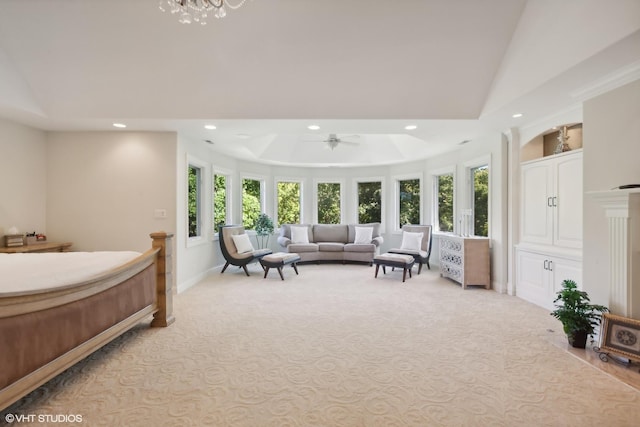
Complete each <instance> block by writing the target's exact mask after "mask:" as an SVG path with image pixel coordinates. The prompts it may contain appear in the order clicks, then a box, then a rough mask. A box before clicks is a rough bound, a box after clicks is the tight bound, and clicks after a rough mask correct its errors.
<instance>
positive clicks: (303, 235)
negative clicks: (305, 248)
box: [291, 226, 309, 243]
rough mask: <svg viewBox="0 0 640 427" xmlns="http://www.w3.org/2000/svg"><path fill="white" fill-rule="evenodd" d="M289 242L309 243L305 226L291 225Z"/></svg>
mask: <svg viewBox="0 0 640 427" xmlns="http://www.w3.org/2000/svg"><path fill="white" fill-rule="evenodd" d="M291 243H309V233H308V232H307V227H295V226H291Z"/></svg>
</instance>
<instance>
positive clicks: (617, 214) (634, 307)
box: [587, 189, 640, 317]
mask: <svg viewBox="0 0 640 427" xmlns="http://www.w3.org/2000/svg"><path fill="white" fill-rule="evenodd" d="M587 194H588V195H590V196H592V197H594V198H595V199H596V200H598V201H599V202H600V204H601V205H602V207H603V208H604V209H605V214H606V216H607V222H608V229H609V309H610V310H611V312H612V313H614V314H617V315H620V316H624V317H638V316H640V307H638V304H637V300H638V298H637V295H634V291H635V292H636V293H640V289H638V287H639V286H640V283H638V285H634V282H636V281H638V277H634V275H633V267H634V266H633V259H634V258H633V256H634V248H633V247H632V246H633V244H634V239H635V238H636V237H637V236H636V234H637V231H638V230H635V232H634V230H632V228H634V227H635V228H636V229H637V224H638V220H640V212H639V211H638V200H639V199H640V189H630V190H611V191H597V192H590V193H587ZM634 224H635V225H634ZM638 243H639V242H635V244H636V245H638ZM637 249H638V248H636V249H635V250H636V251H637ZM636 269H640V266H636ZM636 276H638V275H637V274H636ZM634 288H635V289H634ZM634 301H635V302H634Z"/></svg>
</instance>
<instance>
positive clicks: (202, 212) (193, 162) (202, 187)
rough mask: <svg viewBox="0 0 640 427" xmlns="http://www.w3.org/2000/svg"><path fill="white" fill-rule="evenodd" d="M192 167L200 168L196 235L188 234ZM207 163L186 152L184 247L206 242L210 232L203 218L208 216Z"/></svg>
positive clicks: (209, 225) (208, 225)
mask: <svg viewBox="0 0 640 427" xmlns="http://www.w3.org/2000/svg"><path fill="white" fill-rule="evenodd" d="M192 167H194V168H198V169H199V170H200V176H199V179H198V188H197V193H198V194H197V197H198V209H197V215H198V218H197V221H198V226H199V231H200V233H199V234H198V235H197V236H189V169H191V168H192ZM209 169H210V168H209V165H208V163H207V162H205V161H203V160H201V159H199V158H198V157H195V156H193V155H191V154H187V158H186V183H185V190H186V195H185V196H186V197H185V206H186V221H185V232H186V237H187V239H186V247H187V248H190V247H193V246H198V245H202V244H205V243H207V241H208V239H207V236H209V234H210V230H211V224H209V221H206V220H205V218H208V217H209V215H208V213H209V212H208V211H209V209H208V207H207V206H208V203H207V198H208V196H207V194H208V192H207V185H206V183H207V180H208V176H209Z"/></svg>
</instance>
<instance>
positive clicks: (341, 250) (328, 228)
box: [278, 223, 383, 265]
mask: <svg viewBox="0 0 640 427" xmlns="http://www.w3.org/2000/svg"><path fill="white" fill-rule="evenodd" d="M292 226H293V227H306V228H307V239H306V240H308V242H294V241H292V239H291V227H292ZM356 227H371V228H372V229H373V230H372V233H371V235H372V237H371V241H369V242H366V243H364V242H363V243H354V241H355V238H356ZM382 242H383V238H382V236H380V223H372V224H283V225H282V226H281V227H280V235H279V236H278V243H279V244H280V246H282V248H283V249H284V251H285V252H295V253H297V254H299V255H300V261H301V262H305V261H343V262H345V261H358V262H366V263H369V265H373V257H374V256H375V255H376V254H378V253H379V252H380V245H381V244H382Z"/></svg>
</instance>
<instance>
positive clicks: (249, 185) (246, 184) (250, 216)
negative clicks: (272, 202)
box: [242, 178, 262, 230]
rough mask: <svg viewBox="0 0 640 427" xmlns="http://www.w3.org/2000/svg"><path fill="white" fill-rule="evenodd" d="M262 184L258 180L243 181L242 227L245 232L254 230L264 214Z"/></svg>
mask: <svg viewBox="0 0 640 427" xmlns="http://www.w3.org/2000/svg"><path fill="white" fill-rule="evenodd" d="M261 187H262V186H261V183H260V181H258V180H257V179H248V178H244V179H243V180H242V225H243V226H244V228H245V230H253V229H254V227H255V225H256V220H257V219H258V216H260V213H261V212H262V207H261V204H260V200H261Z"/></svg>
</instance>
